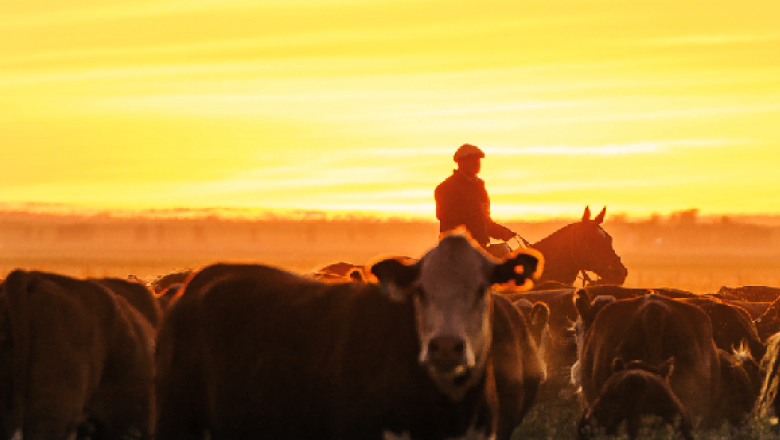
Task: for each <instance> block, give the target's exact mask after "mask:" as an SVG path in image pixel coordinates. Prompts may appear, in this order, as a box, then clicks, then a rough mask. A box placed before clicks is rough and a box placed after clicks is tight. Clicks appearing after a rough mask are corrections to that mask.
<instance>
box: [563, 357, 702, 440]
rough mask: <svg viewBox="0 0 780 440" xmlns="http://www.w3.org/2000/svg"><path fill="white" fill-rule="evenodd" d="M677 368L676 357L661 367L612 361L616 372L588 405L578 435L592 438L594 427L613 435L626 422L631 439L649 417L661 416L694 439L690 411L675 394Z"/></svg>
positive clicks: (579, 425) (681, 433) (686, 436)
mask: <svg viewBox="0 0 780 440" xmlns="http://www.w3.org/2000/svg"><path fill="white" fill-rule="evenodd" d="M673 368H674V358H669V359H668V360H667V361H666V362H664V363H663V364H662V365H660V366H657V367H655V366H651V365H648V364H646V363H645V362H643V361H631V362H628V363H627V364H626V363H624V361H623V359H621V358H619V357H618V358H615V359H613V361H612V375H611V376H610V377H609V379H607V381H606V382H605V383H604V386H603V387H602V388H601V391H600V392H599V396H598V397H597V398H596V400H595V402H594V403H593V405H592V406H591V407H590V408H587V409H586V410H585V411H584V412H583V415H582V418H581V419H580V422H579V424H578V425H577V432H578V438H580V439H586V438H590V435H589V434H590V431H591V429H592V428H594V426H593V425H595V427H597V428H598V427H600V428H604V430H605V433H606V434H607V435H610V436H614V435H616V434H617V431H618V428H619V427H620V424H621V423H622V422H623V421H626V432H627V433H628V436H629V438H631V439H635V438H636V437H637V435H638V433H639V428H640V427H641V424H642V419H643V418H644V417H645V416H657V417H660V418H661V421H662V422H663V423H665V424H666V425H669V426H670V427H672V428H674V429H675V430H677V431H678V432H679V433H680V435H681V436H682V437H683V438H684V439H686V440H693V435H692V434H691V429H692V428H693V424H692V423H691V418H690V415H689V414H688V410H687V409H686V408H685V407H684V406H683V404H682V403H681V402H680V400H679V399H678V398H677V396H675V395H674V391H672V387H671V386H670V385H669V376H670V375H671V373H672V370H673Z"/></svg>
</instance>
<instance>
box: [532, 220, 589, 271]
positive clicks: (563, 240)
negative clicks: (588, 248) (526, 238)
mask: <svg viewBox="0 0 780 440" xmlns="http://www.w3.org/2000/svg"><path fill="white" fill-rule="evenodd" d="M569 235H570V231H565V230H564V229H560V230H558V231H556V232H553V233H552V234H550V235H549V236H548V237H546V238H543V239H542V240H540V241H538V242H536V243H534V244H532V245H531V247H532V248H534V249H536V250H537V251H539V252H541V253H542V256H543V257H544V271H542V276H541V279H540V281H542V280H555V281H559V282H561V283H565V284H574V282H575V281H576V279H577V273H578V272H579V270H580V268H578V267H576V266H575V265H574V261H572V260H573V255H572V251H573V249H572V243H571V242H570V240H571V238H570V237H569Z"/></svg>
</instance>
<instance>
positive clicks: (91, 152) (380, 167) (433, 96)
mask: <svg viewBox="0 0 780 440" xmlns="http://www.w3.org/2000/svg"><path fill="white" fill-rule="evenodd" d="M0 5H1V6H0V10H1V11H2V13H1V14H0V103H1V104H2V105H0V151H2V159H1V160H0V208H13V209H18V208H19V207H25V206H29V205H30V204H33V203H34V204H43V205H39V206H49V205H51V206H53V207H63V206H64V207H74V208H78V209H89V210H96V209H97V210H106V209H108V210H113V209H116V210H125V211H126V210H130V211H132V210H146V209H168V208H197V209H202V208H229V209H233V210H235V211H241V210H244V211H247V212H264V211H273V212H280V213H284V212H289V211H296V210H305V211H324V212H326V213H328V214H332V215H338V214H343V213H362V214H370V215H380V216H402V217H415V218H418V217H419V218H429V219H433V218H434V202H433V189H434V187H435V186H436V184H438V183H439V182H440V181H441V180H443V179H444V178H446V177H447V176H448V175H449V174H450V173H451V172H452V169H453V167H454V163H453V161H452V153H453V152H454V151H455V150H456V149H457V147H458V146H459V145H460V144H462V143H464V142H469V143H473V144H476V145H478V146H480V147H481V148H482V149H483V150H485V152H486V153H487V157H486V158H485V160H484V161H483V171H482V174H481V177H482V178H483V179H484V180H485V181H486V183H487V188H488V191H489V192H490V195H491V200H492V208H493V209H492V210H493V215H494V217H495V218H498V219H514V218H523V219H535V218H544V217H548V216H579V215H581V213H582V210H583V207H584V206H585V205H587V204H589V205H591V207H594V208H595V209H600V207H601V206H603V205H607V206H608V207H609V210H610V212H611V213H624V214H627V215H628V216H630V217H643V216H649V215H651V214H652V213H660V214H667V213H670V212H674V211H678V210H684V209H691V208H698V209H700V212H701V213H702V214H711V215H724V214H729V215H730V214H780V191H778V190H779V189H780V185H778V182H780V177H778V165H780V2H778V1H776V0H765V1H755V0H746V1H739V2H737V1H721V0H707V1H698V0H686V1H679V0H674V1H670V0H655V1H625V0H619V1H605V0H593V1H583V0H576V1H575V0H570V1H557V0H551V1H533V2H531V1H495V2H492V1H483V2H476V1H459V0H454V1H453V0H449V1H439V0H252V1H249V0H170V1H168V0H156V1H149V0H111V1H110V2H108V1H104V0H82V1H75V0H36V1H18V0H14V1H11V0H0Z"/></svg>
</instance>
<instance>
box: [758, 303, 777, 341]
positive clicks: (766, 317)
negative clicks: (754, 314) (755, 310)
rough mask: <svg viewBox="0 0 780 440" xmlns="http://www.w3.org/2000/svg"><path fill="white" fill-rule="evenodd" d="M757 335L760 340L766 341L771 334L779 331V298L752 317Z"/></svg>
mask: <svg viewBox="0 0 780 440" xmlns="http://www.w3.org/2000/svg"><path fill="white" fill-rule="evenodd" d="M753 322H754V323H755V324H756V330H758V336H759V337H761V340H762V341H767V340H768V339H769V338H770V337H771V336H772V335H774V334H775V333H777V332H780V298H778V299H776V300H775V301H774V302H772V304H770V305H769V307H767V309H766V311H765V312H764V313H763V314H762V315H761V316H759V317H758V318H756V319H754V320H753Z"/></svg>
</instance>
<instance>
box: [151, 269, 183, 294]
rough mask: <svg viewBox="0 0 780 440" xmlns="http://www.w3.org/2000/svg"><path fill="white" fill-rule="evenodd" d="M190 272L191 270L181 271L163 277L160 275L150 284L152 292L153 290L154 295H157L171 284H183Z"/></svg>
mask: <svg viewBox="0 0 780 440" xmlns="http://www.w3.org/2000/svg"><path fill="white" fill-rule="evenodd" d="M192 272H193V269H181V270H177V271H175V272H171V273H168V274H165V275H160V276H159V277H157V278H155V279H154V281H152V282H151V286H152V290H154V293H155V294H157V295H159V294H160V293H162V292H163V291H164V290H165V289H167V288H168V287H170V286H171V285H173V284H183V283H185V282H186V281H187V277H189V276H190V275H191V274H192Z"/></svg>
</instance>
